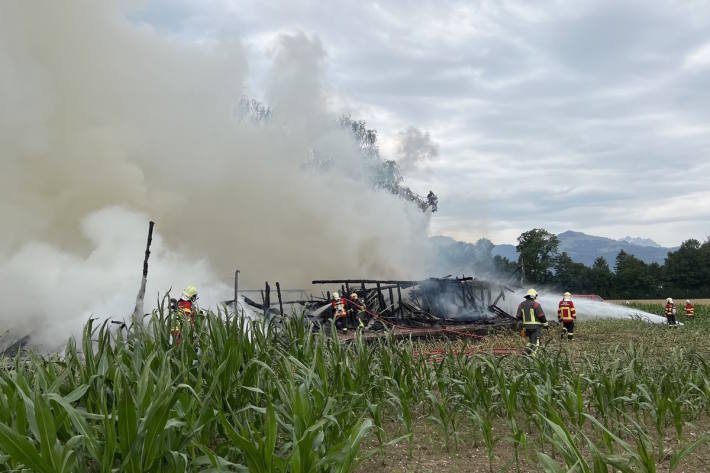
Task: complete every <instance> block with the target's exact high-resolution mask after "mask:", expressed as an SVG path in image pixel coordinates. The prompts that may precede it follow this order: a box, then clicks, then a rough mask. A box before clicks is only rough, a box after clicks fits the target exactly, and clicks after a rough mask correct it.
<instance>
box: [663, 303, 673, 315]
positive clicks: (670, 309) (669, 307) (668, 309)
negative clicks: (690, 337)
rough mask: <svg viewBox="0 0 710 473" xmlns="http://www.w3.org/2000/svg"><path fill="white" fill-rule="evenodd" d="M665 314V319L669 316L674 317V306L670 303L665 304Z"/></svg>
mask: <svg viewBox="0 0 710 473" xmlns="http://www.w3.org/2000/svg"><path fill="white" fill-rule="evenodd" d="M664 313H665V314H666V317H670V316H671V315H675V304H673V303H671V302H666V310H665V312H664Z"/></svg>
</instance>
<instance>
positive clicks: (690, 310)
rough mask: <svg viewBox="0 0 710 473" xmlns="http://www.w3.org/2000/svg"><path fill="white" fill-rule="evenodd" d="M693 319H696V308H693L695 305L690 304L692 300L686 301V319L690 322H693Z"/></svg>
mask: <svg viewBox="0 0 710 473" xmlns="http://www.w3.org/2000/svg"><path fill="white" fill-rule="evenodd" d="M693 317H695V307H694V306H693V303H692V302H690V299H686V300H685V318H686V319H688V320H693Z"/></svg>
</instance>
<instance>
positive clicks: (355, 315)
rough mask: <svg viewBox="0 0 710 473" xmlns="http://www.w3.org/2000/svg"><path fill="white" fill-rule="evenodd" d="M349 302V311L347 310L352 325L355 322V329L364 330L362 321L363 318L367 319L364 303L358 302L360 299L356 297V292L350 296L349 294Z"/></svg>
mask: <svg viewBox="0 0 710 473" xmlns="http://www.w3.org/2000/svg"><path fill="white" fill-rule="evenodd" d="M349 302H350V309H349V310H348V312H349V313H350V316H351V320H352V321H353V324H355V321H356V320H357V327H358V328H364V327H365V324H364V323H363V320H365V317H367V312H366V311H367V308H366V307H365V303H364V302H363V301H361V300H360V297H359V296H358V295H357V292H353V293H352V294H350V301H349Z"/></svg>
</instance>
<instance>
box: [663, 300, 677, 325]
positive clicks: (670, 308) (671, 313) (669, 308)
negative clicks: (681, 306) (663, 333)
mask: <svg viewBox="0 0 710 473" xmlns="http://www.w3.org/2000/svg"><path fill="white" fill-rule="evenodd" d="M664 314H665V315H666V320H668V326H669V327H675V326H676V320H675V315H676V310H675V303H674V302H673V298H671V297H669V298H668V299H666V309H665V311H664Z"/></svg>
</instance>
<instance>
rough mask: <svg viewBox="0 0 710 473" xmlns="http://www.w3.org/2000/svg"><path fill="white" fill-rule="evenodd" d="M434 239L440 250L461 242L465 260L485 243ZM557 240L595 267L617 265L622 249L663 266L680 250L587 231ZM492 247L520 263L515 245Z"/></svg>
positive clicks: (568, 233) (575, 257) (575, 258)
mask: <svg viewBox="0 0 710 473" xmlns="http://www.w3.org/2000/svg"><path fill="white" fill-rule="evenodd" d="M431 238H432V241H433V242H434V244H435V245H437V246H439V247H441V246H442V245H451V244H453V243H457V246H456V250H455V252H456V253H458V252H459V250H460V251H461V256H462V257H466V254H469V255H470V254H472V253H478V252H479V251H481V246H480V244H479V242H480V241H481V240H479V242H476V243H468V242H459V241H457V240H455V239H453V238H450V237H445V236H441V235H437V236H433V237H431ZM557 238H558V239H559V241H560V246H559V252H560V253H562V252H566V253H567V254H568V255H569V257H570V258H572V260H573V261H576V262H578V263H583V264H585V265H586V266H592V265H593V264H594V260H595V259H597V258H598V257H599V256H601V257H603V258H604V259H605V260H606V261H607V263H609V266H611V267H612V268H613V267H614V263H615V261H616V256H617V255H618V254H619V251H621V250H624V251H625V252H626V253H628V254H631V255H634V256H635V257H637V258H639V259H640V260H642V261H644V262H645V263H647V264H650V263H658V264H663V262H664V260H665V258H666V256H667V255H668V253H669V252H671V251H675V250H677V249H678V247H671V248H668V247H663V246H660V245H658V244H657V243H656V242H654V241H653V240H651V239H648V238H638V237H636V238H632V237H624V238H622V239H620V240H615V239H613V238H608V237H602V236H597V235H589V234H586V233H583V232H576V231H572V230H567V231H564V232H562V233H559V234H558V235H557ZM629 240H631V241H629ZM486 241H487V240H486ZM637 242H638V243H637ZM640 243H643V244H640ZM491 244H492V243H491ZM462 245H463V246H462ZM465 245H471V248H467V247H466V246H465ZM492 246H493V248H492V250H491V252H492V254H493V256H497V255H500V256H503V257H505V258H508V259H509V260H511V261H517V259H518V252H517V250H516V249H515V246H514V245H510V244H500V245H495V244H492ZM448 258H449V259H452V258H453V255H449V256H448Z"/></svg>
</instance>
